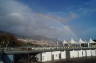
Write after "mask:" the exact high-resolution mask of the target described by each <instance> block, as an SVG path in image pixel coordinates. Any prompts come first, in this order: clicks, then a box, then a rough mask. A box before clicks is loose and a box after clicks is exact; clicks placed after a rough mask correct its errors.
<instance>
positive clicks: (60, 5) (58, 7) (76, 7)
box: [22, 0, 96, 33]
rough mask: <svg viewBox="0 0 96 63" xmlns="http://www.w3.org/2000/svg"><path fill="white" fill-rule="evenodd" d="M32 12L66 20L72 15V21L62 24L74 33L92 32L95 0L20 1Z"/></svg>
mask: <svg viewBox="0 0 96 63" xmlns="http://www.w3.org/2000/svg"><path fill="white" fill-rule="evenodd" d="M22 2H23V3H25V4H27V5H28V6H29V7H31V8H32V9H33V11H34V12H38V13H44V14H48V15H52V16H59V17H61V18H66V17H67V16H69V14H71V13H73V14H74V15H75V16H77V17H74V19H70V17H69V19H70V20H69V21H68V22H66V23H65V22H62V23H63V24H66V25H68V26H70V27H71V28H73V29H74V31H76V33H78V32H79V33H81V32H85V31H87V30H89V29H90V30H91V29H92V30H93V29H95V27H96V4H95V3H96V0H22Z"/></svg>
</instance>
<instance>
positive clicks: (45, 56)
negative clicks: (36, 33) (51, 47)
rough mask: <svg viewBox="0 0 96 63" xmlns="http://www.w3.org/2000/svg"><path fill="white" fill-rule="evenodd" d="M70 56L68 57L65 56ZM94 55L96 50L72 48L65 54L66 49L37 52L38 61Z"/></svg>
mask: <svg viewBox="0 0 96 63" xmlns="http://www.w3.org/2000/svg"><path fill="white" fill-rule="evenodd" d="M67 56H68V57H70V58H67ZM91 56H96V50H72V51H69V53H68V54H67V52H66V51H53V52H45V53H41V54H38V58H39V61H41V62H46V61H55V60H60V59H71V58H82V57H91Z"/></svg>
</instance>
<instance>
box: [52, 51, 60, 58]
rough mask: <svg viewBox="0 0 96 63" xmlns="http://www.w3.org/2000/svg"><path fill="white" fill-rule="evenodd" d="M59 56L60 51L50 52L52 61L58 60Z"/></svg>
mask: <svg viewBox="0 0 96 63" xmlns="http://www.w3.org/2000/svg"><path fill="white" fill-rule="evenodd" d="M60 54H61V53H60V51H53V52H52V56H53V57H52V59H53V60H59V59H60Z"/></svg>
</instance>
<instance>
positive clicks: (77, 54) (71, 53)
mask: <svg viewBox="0 0 96 63" xmlns="http://www.w3.org/2000/svg"><path fill="white" fill-rule="evenodd" d="M77 57H79V53H78V51H75V50H73V51H70V58H77Z"/></svg>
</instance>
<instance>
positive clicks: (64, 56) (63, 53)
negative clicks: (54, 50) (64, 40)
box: [61, 51, 66, 59]
mask: <svg viewBox="0 0 96 63" xmlns="http://www.w3.org/2000/svg"><path fill="white" fill-rule="evenodd" d="M61 59H66V51H61Z"/></svg>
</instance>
